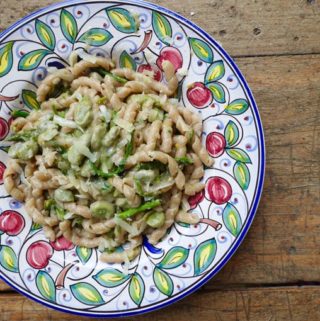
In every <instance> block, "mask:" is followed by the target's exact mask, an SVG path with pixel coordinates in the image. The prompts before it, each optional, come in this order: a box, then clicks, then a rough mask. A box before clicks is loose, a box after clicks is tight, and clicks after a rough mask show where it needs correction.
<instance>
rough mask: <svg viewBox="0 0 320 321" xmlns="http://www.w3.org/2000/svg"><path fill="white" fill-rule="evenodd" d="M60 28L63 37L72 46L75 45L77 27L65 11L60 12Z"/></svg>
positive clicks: (69, 14) (71, 16) (73, 19)
mask: <svg viewBox="0 0 320 321" xmlns="http://www.w3.org/2000/svg"><path fill="white" fill-rule="evenodd" d="M60 26H61V30H62V33H63V35H64V36H65V37H66V39H67V40H68V41H69V42H71V43H72V44H73V43H75V41H76V38H77V35H78V25H77V22H76V19H75V18H74V17H73V15H72V14H71V13H70V12H69V11H67V10H66V9H62V10H61V14H60Z"/></svg>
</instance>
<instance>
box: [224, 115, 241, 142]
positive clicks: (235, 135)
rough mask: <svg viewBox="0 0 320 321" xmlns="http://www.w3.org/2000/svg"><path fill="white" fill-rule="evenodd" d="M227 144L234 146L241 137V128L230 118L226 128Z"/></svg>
mask: <svg viewBox="0 0 320 321" xmlns="http://www.w3.org/2000/svg"><path fill="white" fill-rule="evenodd" d="M224 137H225V138H226V142H227V145H228V146H229V147H230V146H233V145H234V144H235V143H236V142H237V141H238V139H239V129H238V127H237V125H236V124H235V122H234V121H232V120H230V121H229V122H228V124H227V126H226V128H225V130H224Z"/></svg>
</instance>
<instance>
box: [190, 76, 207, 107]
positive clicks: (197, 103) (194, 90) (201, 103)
mask: <svg viewBox="0 0 320 321" xmlns="http://www.w3.org/2000/svg"><path fill="white" fill-rule="evenodd" d="M187 97H188V100H189V101H190V103H191V104H192V105H193V106H194V107H197V108H204V107H207V106H208V105H209V104H210V103H211V102H212V93H211V91H210V90H209V89H208V88H207V87H206V86H205V85H204V84H203V83H202V82H195V83H194V84H193V85H192V86H191V87H190V88H189V89H188V90H187Z"/></svg>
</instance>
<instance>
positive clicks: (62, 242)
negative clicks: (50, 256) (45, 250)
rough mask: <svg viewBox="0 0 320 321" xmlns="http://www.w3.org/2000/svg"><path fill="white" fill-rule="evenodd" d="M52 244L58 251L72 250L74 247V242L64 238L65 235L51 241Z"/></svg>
mask: <svg viewBox="0 0 320 321" xmlns="http://www.w3.org/2000/svg"><path fill="white" fill-rule="evenodd" d="M50 245H51V246H52V247H53V248H54V249H55V250H56V251H64V250H71V249H73V248H74V244H73V243H72V242H70V241H69V240H67V239H66V238H64V237H63V236H61V237H59V238H58V239H57V240H55V241H54V242H50Z"/></svg>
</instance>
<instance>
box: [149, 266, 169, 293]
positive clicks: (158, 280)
mask: <svg viewBox="0 0 320 321" xmlns="http://www.w3.org/2000/svg"><path fill="white" fill-rule="evenodd" d="M153 280H154V284H155V286H156V287H157V289H158V290H159V291H160V292H161V293H163V294H164V295H167V296H171V295H172V293H173V282H172V279H171V278H170V276H169V274H168V273H166V272H165V271H162V270H161V269H159V268H157V267H155V268H154V270H153Z"/></svg>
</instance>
